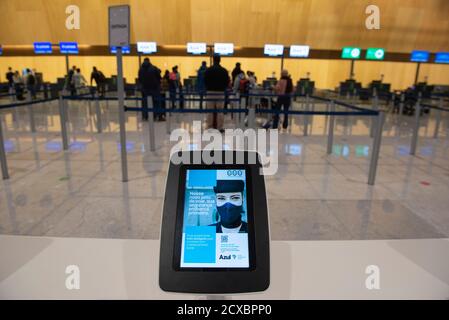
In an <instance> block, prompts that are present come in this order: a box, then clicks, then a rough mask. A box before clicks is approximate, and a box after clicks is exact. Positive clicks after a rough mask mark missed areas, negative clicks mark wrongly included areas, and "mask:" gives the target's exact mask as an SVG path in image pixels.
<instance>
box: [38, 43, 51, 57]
mask: <svg viewBox="0 0 449 320" xmlns="http://www.w3.org/2000/svg"><path fill="white" fill-rule="evenodd" d="M34 53H36V54H49V53H52V48H51V43H50V42H35V43H34Z"/></svg>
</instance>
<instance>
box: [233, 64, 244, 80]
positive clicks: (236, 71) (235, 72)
mask: <svg viewBox="0 0 449 320" xmlns="http://www.w3.org/2000/svg"><path fill="white" fill-rule="evenodd" d="M242 72H243V71H242V68H241V64H240V62H237V63H236V64H235V68H234V70H232V73H231V75H232V83H234V81H235V78H237V76H238V75H239V74H241V73H242Z"/></svg>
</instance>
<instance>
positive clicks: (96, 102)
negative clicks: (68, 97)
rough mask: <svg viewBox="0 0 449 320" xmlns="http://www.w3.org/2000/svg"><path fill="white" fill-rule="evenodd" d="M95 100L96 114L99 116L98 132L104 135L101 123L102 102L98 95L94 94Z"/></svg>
mask: <svg viewBox="0 0 449 320" xmlns="http://www.w3.org/2000/svg"><path fill="white" fill-rule="evenodd" d="M94 98H95V113H96V116H97V132H98V133H102V132H103V124H102V121H101V108H100V100H99V98H98V93H96V92H95V93H94Z"/></svg>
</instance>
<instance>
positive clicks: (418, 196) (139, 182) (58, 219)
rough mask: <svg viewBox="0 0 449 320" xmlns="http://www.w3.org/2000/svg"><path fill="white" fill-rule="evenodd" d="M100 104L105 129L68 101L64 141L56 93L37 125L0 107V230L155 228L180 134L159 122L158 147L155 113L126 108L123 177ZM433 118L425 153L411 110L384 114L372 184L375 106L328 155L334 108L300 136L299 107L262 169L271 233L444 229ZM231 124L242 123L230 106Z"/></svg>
mask: <svg viewBox="0 0 449 320" xmlns="http://www.w3.org/2000/svg"><path fill="white" fill-rule="evenodd" d="M3 103H7V102H3ZM134 104H135V102H130V105H129V106H134ZM317 107H320V106H319V105H317ZM321 107H323V108H324V106H321ZM101 109H102V119H101V120H102V128H103V133H97V128H96V115H95V107H94V104H93V103H92V105H89V103H88V102H73V101H72V102H70V106H69V111H68V113H69V120H70V125H69V137H70V151H68V152H63V151H62V142H61V137H60V119H59V115H58V105H57V101H55V102H53V103H47V104H45V105H37V106H35V107H34V118H35V123H36V128H37V133H35V134H32V133H30V125H29V123H30V122H29V113H28V110H27V108H26V107H25V108H23V107H22V108H20V109H18V108H15V109H7V110H2V111H1V112H0V115H1V121H2V126H3V132H4V136H5V148H6V151H7V158H8V166H9V172H10V176H11V179H10V180H4V181H2V182H0V190H1V191H0V233H1V234H17V235H36V236H57V237H95V238H145V239H158V237H159V229H160V221H161V211H162V202H163V195H164V192H165V190H164V189H165V177H166V172H167V165H168V156H169V153H170V148H171V146H172V145H173V144H174V143H170V142H169V135H168V134H167V127H166V123H165V122H157V123H155V126H156V151H155V152H151V151H150V150H149V144H148V140H149V139H148V137H149V133H148V124H147V123H146V122H144V123H142V122H141V121H140V115H136V113H135V112H128V113H127V124H126V129H127V141H128V144H127V151H128V169H129V182H128V183H123V182H122V181H121V167H120V145H119V143H118V141H119V135H118V113H117V106H116V103H115V102H109V103H108V104H106V103H105V102H102V103H101ZM434 117H435V115H434V114H431V115H428V114H425V115H424V116H423V117H422V119H421V128H420V131H419V133H420V139H419V144H418V149H417V153H416V156H410V155H409V150H410V139H411V133H412V129H411V128H412V125H413V121H414V117H410V116H402V117H401V116H398V115H394V114H391V113H390V114H388V116H387V120H386V123H385V126H384V132H383V140H382V147H381V154H380V159H379V166H378V172H377V180H376V184H375V186H369V185H368V184H367V175H368V168H369V161H370V154H371V144H372V139H371V138H370V124H371V120H370V119H369V117H366V116H351V117H347V116H339V117H337V118H336V126H335V140H334V147H333V154H332V155H329V156H328V155H326V142H327V133H326V127H327V123H328V120H327V118H326V117H324V116H313V117H309V125H308V132H307V133H308V135H307V136H304V118H303V117H300V116H295V117H291V118H290V127H289V129H288V130H284V131H280V133H279V147H278V151H279V169H278V172H277V174H276V175H274V176H267V177H266V185H267V192H268V204H269V209H270V211H269V213H270V224H271V226H270V227H271V236H272V239H274V240H350V239H408V238H443V237H445V238H447V237H448V236H449V139H448V132H449V125H448V123H449V115H447V114H444V115H443V121H442V122H441V125H440V130H439V137H438V138H437V139H435V138H433V135H434V128H435V124H436V121H435V118H434ZM195 119H197V120H201V119H203V120H204V119H205V117H204V116H203V115H200V114H182V116H181V115H179V116H172V118H171V128H172V129H173V128H176V127H183V128H186V129H189V128H191V127H192V121H193V120H195ZM263 120H264V119H263V117H259V118H258V121H259V122H263ZM226 124H227V126H229V127H232V126H234V124H235V121H234V120H233V119H231V118H230V115H229V114H228V115H227V116H226ZM193 145H194V144H193Z"/></svg>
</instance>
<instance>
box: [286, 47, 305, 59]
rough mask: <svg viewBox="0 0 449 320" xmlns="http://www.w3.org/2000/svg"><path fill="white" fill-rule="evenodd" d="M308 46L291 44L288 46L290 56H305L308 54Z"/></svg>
mask: <svg viewBox="0 0 449 320" xmlns="http://www.w3.org/2000/svg"><path fill="white" fill-rule="evenodd" d="M309 51H310V47H309V46H298V45H293V46H291V47H290V57H292V58H307V57H308V56H309Z"/></svg>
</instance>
